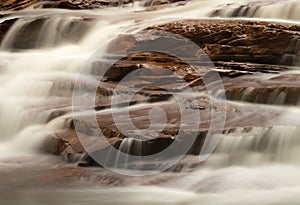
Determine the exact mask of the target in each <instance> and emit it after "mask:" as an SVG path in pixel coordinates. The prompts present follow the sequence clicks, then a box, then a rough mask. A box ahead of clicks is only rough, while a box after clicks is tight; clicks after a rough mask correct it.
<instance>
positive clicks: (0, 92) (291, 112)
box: [0, 0, 300, 205]
mask: <svg viewBox="0 0 300 205" xmlns="http://www.w3.org/2000/svg"><path fill="white" fill-rule="evenodd" d="M245 2H249V1H246V0H224V1H222V2H220V1H219V0H194V1H192V2H190V3H188V4H186V5H185V6H179V7H172V8H166V9H161V10H154V11H147V12H145V11H143V10H144V8H143V7H142V6H141V4H140V2H138V1H137V2H135V3H134V4H132V5H129V6H126V7H122V8H108V9H103V10H101V11H98V10H93V11H87V10H82V11H69V10H68V11H67V10H59V9H43V10H42V11H41V10H39V9H34V10H33V9H31V8H28V9H26V10H22V11H19V12H17V13H12V14H11V15H9V16H4V17H3V18H2V19H0V21H3V20H5V19H9V18H14V17H19V19H18V20H17V21H16V22H15V23H14V24H13V26H12V27H11V28H10V30H9V32H8V33H7V35H6V36H5V38H4V40H3V41H2V44H1V45H0V133H1V134H0V164H1V165H0V166H1V167H0V169H2V170H0V173H5V174H3V176H9V177H12V178H14V175H18V176H17V177H15V178H16V182H14V180H12V179H11V180H12V183H11V184H10V183H9V181H8V180H9V179H8V178H5V177H3V178H2V179H1V177H0V181H2V182H3V183H1V184H0V187H1V186H2V187H1V189H0V190H1V193H0V203H1V204H24V205H25V204H28V205H29V204H30V205H34V204H57V203H64V204H90V205H93V204H101V205H102V204H205V205H217V204H222V205H223V204H224V205H225V204H228V205H229V204H230V205H234V204H245V205H247V204H249V205H250V204H251V205H254V204H264V205H276V204H285V205H292V204H295V205H296V204H299V203H300V174H299V173H300V158H299V154H300V138H299V133H300V128H298V127H295V126H274V127H271V128H252V130H251V131H249V130H247V131H245V130H243V129H240V130H239V129H237V130H236V131H234V132H232V133H229V134H227V136H226V137H224V138H223V139H222V141H221V142H220V144H219V145H218V147H217V149H216V151H215V153H214V154H213V155H212V156H211V158H210V159H209V160H208V161H206V162H205V163H204V164H198V165H197V166H196V167H195V168H193V169H190V168H189V167H188V164H189V163H193V162H195V161H197V156H195V157H192V156H191V157H190V158H189V159H188V160H187V163H186V164H185V165H184V168H183V169H182V171H181V172H179V173H172V172H170V173H163V174H161V175H158V176H157V180H163V178H164V177H165V175H167V176H166V177H169V178H171V177H172V180H169V181H168V182H166V183H165V184H163V185H162V186H160V187H158V186H155V185H154V186H153V185H152V186H144V185H141V184H143V183H139V181H143V182H145V179H136V178H135V179H134V182H135V183H132V184H131V185H130V186H128V187H123V188H122V187H117V188H111V189H107V188H104V189H103V188H101V187H92V188H91V187H89V188H86V187H83V188H81V187H80V186H79V187H75V186H76V185H74V186H72V184H71V186H66V185H64V186H63V187H62V188H60V187H55V184H51V182H49V183H50V185H47V183H45V184H39V183H37V184H39V185H40V186H41V188H36V187H35V186H34V185H35V184H36V182H31V183H32V184H31V185H30V186H28V188H26V184H23V185H22V186H20V187H21V188H18V189H17V187H16V186H19V184H18V179H19V178H22V177H23V176H24V177H26V176H27V175H30V172H31V171H30V167H33V169H41V172H42V171H43V170H47V169H48V168H49V167H51V168H55V167H60V166H63V165H62V164H63V162H60V161H59V160H58V159H56V158H55V157H52V156H49V155H48V154H41V151H42V150H41V145H42V143H43V142H44V140H45V139H46V138H47V137H48V136H49V135H53V134H54V133H55V132H56V131H57V130H59V129H61V128H62V127H63V126H64V125H63V123H64V116H63V115H62V116H61V117H58V118H57V117H53V113H54V112H57V111H61V112H62V113H66V114H67V115H68V114H70V112H71V110H72V88H73V86H74V81H76V79H77V77H78V73H79V72H80V70H81V68H82V66H83V65H84V63H85V62H86V61H87V60H88V59H89V58H90V57H91V56H92V55H93V53H94V52H95V51H96V50H97V49H98V48H100V47H101V46H102V45H104V44H105V43H107V42H109V41H111V40H113V39H114V38H115V37H117V36H118V35H119V34H124V33H134V32H136V31H138V30H141V29H143V28H145V27H147V26H149V25H153V24H156V23H161V22H166V21H170V20H174V19H183V18H185V19H189V18H195V19H199V18H203V19H206V18H210V17H209V15H210V14H211V12H212V11H213V10H214V9H216V8H220V7H221V6H220V5H226V4H228V3H240V4H242V3H245ZM286 2H287V3H284V4H283V3H281V4H279V3H277V4H274V5H273V6H269V7H267V6H262V7H261V8H258V9H256V11H253V12H252V13H250V11H248V14H247V15H241V17H255V18H257V19H260V18H269V19H264V20H269V21H284V22H288V21H293V22H294V23H297V21H299V20H300V19H299V18H300V15H299V9H298V8H299V7H300V1H286ZM292 7H294V8H293V11H291V9H292ZM136 11H138V12H136ZM230 12H231V13H232V9H231V8H228V10H224V11H222V13H221V15H220V16H222V17H224V18H230V16H231V13H230ZM286 14H289V15H286ZM82 18H87V19H88V18H92V20H90V21H87V22H85V23H83V24H75V23H74V22H78V21H81V20H82ZM217 18H219V17H217ZM82 28H84V29H82ZM241 104H243V103H241ZM257 106H261V105H257ZM285 109H286V114H285V115H283V116H282V117H281V119H282V121H284V122H289V121H293V122H294V123H295V124H297V121H298V119H297V116H296V115H297V113H299V111H300V110H298V108H297V106H294V107H288V106H286V107H285ZM286 124H287V125H288V123H286ZM262 146H263V147H262ZM196 164H197V163H196ZM20 166H21V167H22V166H25V168H24V169H20ZM16 167H17V168H18V169H17V168H16ZM185 168H186V169H185ZM14 170H18V171H14ZM9 172H11V173H12V174H11V175H9V174H8V173H9ZM34 173H35V172H33V173H32V174H33V175H34ZM151 179H153V177H152V178H151ZM26 183H27V181H26ZM53 187H54V188H53Z"/></svg>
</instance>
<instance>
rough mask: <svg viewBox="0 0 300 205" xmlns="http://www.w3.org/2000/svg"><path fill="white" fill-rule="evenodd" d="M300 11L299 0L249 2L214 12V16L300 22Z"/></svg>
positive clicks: (235, 4)
mask: <svg viewBox="0 0 300 205" xmlns="http://www.w3.org/2000/svg"><path fill="white" fill-rule="evenodd" d="M299 9H300V2H299V1H298V0H287V1H285V0H283V1H280V0H278V1H276V0H275V1H272V0H271V1H265V2H260V1H249V2H238V3H233V4H230V5H229V6H228V7H227V8H222V9H219V10H217V11H215V12H213V13H212V16H221V17H249V18H252V17H255V18H269V19H285V20H294V21H299V20H300V14H299Z"/></svg>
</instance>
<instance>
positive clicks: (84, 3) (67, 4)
mask: <svg viewBox="0 0 300 205" xmlns="http://www.w3.org/2000/svg"><path fill="white" fill-rule="evenodd" d="M132 2H134V1H133V0H122V1H120V0H96V1H94V0H50V1H46V0H4V1H3V2H1V3H0V10H21V9H25V8H27V7H29V6H31V5H33V4H35V3H37V4H36V5H35V6H34V8H61V9H76V10H78V9H101V8H107V7H117V6H124V5H126V4H129V3H132Z"/></svg>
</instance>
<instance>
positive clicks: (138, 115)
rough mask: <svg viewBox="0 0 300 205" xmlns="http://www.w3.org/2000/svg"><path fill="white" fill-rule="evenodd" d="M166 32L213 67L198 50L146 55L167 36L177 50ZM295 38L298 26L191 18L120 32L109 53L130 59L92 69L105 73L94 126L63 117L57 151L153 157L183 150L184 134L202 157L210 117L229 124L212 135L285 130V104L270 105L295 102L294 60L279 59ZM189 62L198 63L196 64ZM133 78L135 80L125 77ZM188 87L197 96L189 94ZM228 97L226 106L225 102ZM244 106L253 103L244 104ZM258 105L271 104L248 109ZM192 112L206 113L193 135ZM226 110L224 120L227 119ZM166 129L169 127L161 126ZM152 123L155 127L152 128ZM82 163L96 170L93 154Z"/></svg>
mask: <svg viewBox="0 0 300 205" xmlns="http://www.w3.org/2000/svg"><path fill="white" fill-rule="evenodd" d="M153 29H156V30H155V31H153ZM150 30H151V31H150ZM162 30H166V31H168V32H173V33H176V34H180V35H182V36H184V37H186V38H188V39H190V40H192V41H193V42H195V43H197V45H199V47H200V48H202V49H203V50H204V51H205V52H207V53H208V55H209V57H210V58H211V59H212V61H213V64H207V63H203V61H201V60H203V59H206V58H204V56H203V55H200V56H197V55H196V54H197V53H199V51H198V50H197V49H194V48H192V49H191V47H188V48H183V47H181V50H180V51H184V49H189V51H190V53H187V52H186V53H187V54H186V55H184V56H183V58H182V59H180V58H178V57H175V55H168V54H166V53H162V52H153V51H152V52H151V51H142V50H143V49H144V48H147V49H148V50H151V48H152V47H151V46H153V45H156V46H157V45H161V44H160V42H161V41H160V40H161V39H162V38H163V41H166V39H167V42H175V43H173V44H172V43H170V44H167V46H168V49H169V50H168V51H171V53H172V52H173V53H174V54H176V52H178V47H176V46H178V45H179V44H178V43H177V44H176V42H178V39H174V38H173V36H171V35H170V36H163V37H162V36H161V33H160V32H161V31H162ZM269 33H270V34H269ZM150 37H151V38H150ZM298 37H299V28H298V26H294V25H286V24H281V23H279V24H277V23H276V24H275V23H268V22H256V21H243V22H239V21H238V22H236V21H219V20H218V21H195V20H186V21H180V22H173V23H168V24H164V25H159V26H152V27H150V28H147V29H146V30H144V31H142V32H141V33H137V34H134V35H120V36H119V37H118V38H117V39H115V40H114V41H112V42H111V44H110V46H109V48H108V54H109V56H111V55H116V56H118V55H122V54H125V53H127V52H128V53H131V54H129V55H127V56H126V57H123V58H121V59H120V60H118V61H116V62H115V63H113V64H112V65H109V67H108V69H107V72H105V73H103V72H102V68H103V67H107V65H106V63H105V61H103V62H102V61H99V62H97V63H96V64H94V66H93V68H92V71H91V73H92V74H93V75H94V76H98V77H99V76H102V78H101V80H100V84H99V86H98V89H97V95H96V101H95V102H96V103H95V107H94V109H95V110H96V123H95V122H94V121H93V120H92V117H91V116H90V115H84V114H83V115H82V116H80V117H77V118H76V119H72V118H66V122H67V125H66V128H65V129H64V130H62V131H61V132H58V133H57V134H56V139H58V141H57V145H56V147H57V150H55V151H54V152H53V151H52V152H53V153H61V154H63V155H65V153H68V156H72V155H74V154H75V153H81V154H84V153H85V152H86V150H89V151H91V152H90V155H92V156H97V157H99V156H102V157H106V156H105V155H104V154H103V153H105V152H103V150H106V151H108V150H107V149H111V148H110V146H112V147H115V148H116V149H119V150H121V151H122V152H124V153H127V154H131V155H137V156H148V155H153V154H156V153H158V152H160V151H162V150H164V149H165V148H166V147H168V146H169V145H171V144H173V143H175V144H176V143H178V146H179V147H180V143H182V138H181V137H180V136H179V135H178V133H179V131H180V130H183V133H184V134H183V136H185V137H186V138H188V136H191V135H194V136H196V138H195V141H194V143H193V145H192V146H191V147H190V149H189V150H187V153H188V154H192V155H197V154H199V152H200V150H201V147H202V145H203V142H204V140H205V139H206V137H207V131H208V129H209V127H210V124H211V123H210V122H211V120H212V118H214V120H220V121H222V120H223V121H224V125H223V129H222V130H214V131H216V132H217V131H218V132H221V133H223V134H224V136H225V137H226V135H227V134H228V133H235V132H236V130H237V129H243V130H244V131H243V132H245V133H247V132H248V131H249V130H251V129H252V128H253V127H258V128H268V127H272V126H275V125H285V123H286V122H285V121H282V120H281V117H280V116H281V115H282V114H283V113H284V107H282V108H280V109H279V108H278V107H273V106H271V105H274V104H275V105H296V104H298V101H299V96H298V93H299V89H298V85H297V84H295V83H294V82H295V81H298V77H299V75H298V74H293V72H295V71H294V68H293V67H289V66H287V65H289V64H293V63H294V61H288V62H284V61H282V59H284V58H285V57H284V56H285V54H286V53H287V52H291V53H297V52H296V48H293V49H292V48H286V47H289V45H290V44H291V41H293V40H292V39H297V38H298ZM270 42H271V43H270ZM162 48H165V47H164V46H163V47H162ZM225 48H226V49H225ZM147 49H145V50H147ZM156 50H157V49H156ZM242 51H243V52H242ZM241 54H242V55H241ZM295 55H298V54H295ZM274 56H275V57H274ZM187 62H189V63H190V62H193V63H192V64H193V66H191V65H190V64H188V63H187ZM267 62H271V63H267ZM212 65H213V66H212ZM130 73H131V74H132V73H134V74H135V75H133V77H129V78H128V75H129V74H130ZM214 74H218V75H219V76H220V79H222V85H223V86H224V90H222V89H220V88H215V87H212V88H213V90H210V91H212V95H211V96H210V95H208V94H207V87H206V84H207V82H209V83H212V84H213V83H214V82H215V80H216V79H215V78H214V77H215V76H214ZM129 76H130V75H129ZM205 80H206V81H205ZM186 89H192V91H193V92H192V93H189V92H187V90H186ZM116 90H117V92H114V91H116ZM174 93H177V94H179V95H180V94H183V93H184V96H183V95H182V98H183V102H182V103H181V104H178V103H177V102H176V100H174V98H175V97H174ZM195 93H197V94H198V95H199V96H197V97H196V98H195V96H193V94H195ZM120 96H122V97H120ZM225 97H226V98H227V99H228V101H227V102H225V101H223V100H222V99H224V98H225ZM114 98H116V99H118V100H113V99H114ZM234 101H237V102H234ZM242 101H246V102H250V104H243V103H240V102H242ZM253 102H254V103H259V104H268V105H270V106H268V107H265V106H258V105H257V104H251V103H253ZM182 105H184V106H182ZM114 106H118V111H114V112H112V110H110V109H109V108H110V107H114ZM153 108H159V110H161V111H162V112H164V113H165V120H166V121H164V122H163V123H162V122H160V120H156V121H155V120H154V121H153V120H152V121H151V115H150V113H151V110H152V109H153ZM195 112H198V113H199V115H200V116H201V121H196V124H197V131H196V132H195V130H193V129H192V128H191V126H190V125H189V124H188V123H182V119H183V117H182V116H193V115H192V113H195ZM128 113H129V115H128ZM212 113H214V115H213V114H212ZM224 113H226V117H225V118H222V116H223V114H224ZM128 116H129V117H128ZM216 116H217V117H216ZM187 122H189V120H188V121H187ZM120 124H122V127H123V128H125V129H121V128H120V126H119V125H120ZM132 124H133V125H135V127H132ZM161 124H163V125H164V126H163V127H161ZM296 124H297V122H295V125H296ZM150 125H152V126H153V127H152V129H147V128H149V126H150ZM75 128H76V130H75ZM194 128H195V127H194ZM247 130H248V131H247ZM76 131H77V133H76ZM99 133H102V134H99ZM78 134H79V135H80V137H78ZM241 135H243V133H241ZM82 140H83V141H82ZM61 143H62V144H63V145H61ZM82 145H84V146H82ZM124 147H126V148H125V149H124ZM65 156H66V155H65ZM116 157H117V156H111V159H107V160H108V161H109V162H112V163H114V162H115V160H116ZM169 157H174V156H169ZM84 159H85V160H87V161H86V162H84V163H83V162H82V163H80V164H81V165H82V166H89V165H97V163H96V162H95V161H94V160H93V159H92V158H90V157H85V158H84ZM131 163H133V164H132V166H133V167H136V166H145V167H147V166H149V167H150V168H149V169H151V167H153V166H155V165H154V164H156V163H154V164H153V162H145V163H144V164H142V165H141V164H139V163H138V162H131ZM107 166H113V164H110V165H109V164H108V165H107ZM128 166H129V167H130V165H128Z"/></svg>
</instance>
